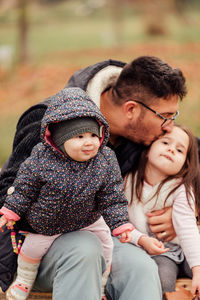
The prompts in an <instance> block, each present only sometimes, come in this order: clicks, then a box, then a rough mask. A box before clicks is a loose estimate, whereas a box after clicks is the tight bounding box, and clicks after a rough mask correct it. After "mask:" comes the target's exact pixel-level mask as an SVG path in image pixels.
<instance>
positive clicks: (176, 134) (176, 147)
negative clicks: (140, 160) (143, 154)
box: [146, 126, 189, 180]
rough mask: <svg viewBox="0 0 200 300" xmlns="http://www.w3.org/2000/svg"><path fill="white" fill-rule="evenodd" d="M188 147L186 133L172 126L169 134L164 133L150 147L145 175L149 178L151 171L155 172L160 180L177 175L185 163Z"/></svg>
mask: <svg viewBox="0 0 200 300" xmlns="http://www.w3.org/2000/svg"><path fill="white" fill-rule="evenodd" d="M188 146H189V137H188V135H187V133H186V132H185V131H183V130H182V129H181V128H179V127H176V126H174V128H173V130H172V131H171V132H170V133H166V134H165V135H163V136H162V137H160V138H159V139H158V140H156V141H155V142H153V144H152V145H151V147H150V150H149V152H148V162H147V167H146V170H147V174H148V175H149V176H151V174H152V171H156V173H157V174H158V175H159V174H160V176H161V178H160V179H161V180H162V179H164V178H166V177H167V176H169V175H175V174H177V173H178V172H179V171H180V170H181V168H182V167H183V165H184V163H185V160H186V157H187V151H188ZM152 175H153V174H152Z"/></svg>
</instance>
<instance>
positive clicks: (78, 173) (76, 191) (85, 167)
mask: <svg viewBox="0 0 200 300" xmlns="http://www.w3.org/2000/svg"><path fill="white" fill-rule="evenodd" d="M53 97H54V98H53V99H52V102H51V105H50V106H49V107H48V109H47V110H46V112H45V115H44V117H43V120H42V125H41V140H42V142H41V143H39V144H37V145H36V146H35V147H34V148H33V150H32V153H31V156H30V157H29V158H28V159H26V160H25V162H24V163H23V164H22V165H21V167H20V169H19V171H18V174H17V177H16V180H15V181H14V184H13V186H14V192H13V193H11V194H10V195H8V196H7V198H6V201H5V204H4V208H6V209H8V210H11V211H13V212H15V214H16V215H17V216H18V217H20V218H21V217H22V216H24V217H25V218H26V220H27V221H28V223H29V224H30V226H31V227H32V228H33V229H34V230H35V231H36V232H37V233H40V234H44V235H54V234H58V233H66V232H71V231H74V230H78V229H80V228H83V227H86V226H88V225H90V224H92V223H94V222H95V221H97V220H98V219H99V217H100V216H101V215H102V216H103V217H104V219H105V221H106V223H107V224H108V226H109V227H110V228H111V230H113V229H115V228H117V227H119V226H121V225H124V224H126V223H128V212H127V200H126V198H125V195H124V192H123V180H122V177H121V173H120V169H119V166H118V162H117V159H116V157H115V154H114V152H113V151H112V150H111V149H109V148H108V147H106V144H107V142H108V139H109V128H108V123H107V121H106V120H105V118H104V117H103V115H102V113H101V112H100V110H99V108H98V107H97V106H96V105H95V104H94V102H93V101H91V100H90V98H89V97H88V96H87V95H86V93H85V92H84V91H82V90H81V89H79V88H66V89H63V90H62V91H60V92H59V93H57V94H56V95H55V96H53ZM79 117H92V118H95V119H96V120H97V121H98V122H99V124H101V125H102V128H103V137H102V140H101V146H100V149H99V151H98V154H97V155H96V156H95V157H94V158H92V159H90V160H89V161H86V162H77V161H74V160H72V159H71V158H69V157H68V156H65V155H64V154H63V153H62V152H60V151H59V150H58V149H56V147H55V146H54V144H53V141H52V139H51V134H50V131H49V130H48V127H49V125H50V124H51V123H53V122H60V121H64V120H70V119H74V118H79Z"/></svg>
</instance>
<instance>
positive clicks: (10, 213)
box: [0, 206, 20, 221]
mask: <svg viewBox="0 0 200 300" xmlns="http://www.w3.org/2000/svg"><path fill="white" fill-rule="evenodd" d="M0 214H1V215H4V216H5V218H6V219H7V220H8V221H9V220H13V221H19V220H20V217H19V216H18V215H17V214H16V213H15V212H14V211H12V210H10V209H8V208H6V207H4V206H3V207H2V208H1V209H0Z"/></svg>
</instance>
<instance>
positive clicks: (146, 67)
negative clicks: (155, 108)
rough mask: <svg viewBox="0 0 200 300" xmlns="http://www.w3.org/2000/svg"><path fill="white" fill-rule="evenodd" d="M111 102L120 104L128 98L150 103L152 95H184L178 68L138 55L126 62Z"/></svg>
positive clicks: (150, 57)
mask: <svg viewBox="0 0 200 300" xmlns="http://www.w3.org/2000/svg"><path fill="white" fill-rule="evenodd" d="M112 94H113V101H114V102H116V104H119V105H121V104H122V103H124V102H126V101H128V100H139V101H142V102H145V103H147V104H151V103H152V101H153V98H164V99H167V98H168V97H170V96H174V95H177V96H178V97H179V98H180V99H181V100H182V98H183V97H184V96H185V95H186V94H187V90H186V86H185V78H184V76H183V73H182V72H181V70H180V69H174V68H172V67H170V66H169V65H168V64H167V63H166V62H164V61H162V60H161V59H159V58H157V57H154V56H141V57H138V58H137V59H135V60H133V61H132V62H130V63H129V64H126V65H125V67H124V68H123V70H122V72H121V74H120V75H119V78H118V80H117V82H116V84H115V86H114V87H113V90H112Z"/></svg>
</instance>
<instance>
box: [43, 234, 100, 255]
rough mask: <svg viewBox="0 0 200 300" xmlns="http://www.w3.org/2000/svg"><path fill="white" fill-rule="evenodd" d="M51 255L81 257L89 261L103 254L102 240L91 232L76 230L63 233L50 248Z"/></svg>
mask: <svg viewBox="0 0 200 300" xmlns="http://www.w3.org/2000/svg"><path fill="white" fill-rule="evenodd" d="M49 255H53V256H54V255H56V256H59V257H63V259H65V258H66V257H70V258H71V259H72V258H79V259H80V258H81V259H85V260H88V261H92V259H93V258H94V259H97V257H100V256H102V255H103V248H102V245H101V242H100V240H99V239H98V238H97V237H96V236H95V235H94V234H93V233H91V232H88V231H75V232H70V233H67V234H63V235H61V236H60V237H59V238H57V239H56V240H55V241H54V243H53V245H52V246H51V248H50V250H49Z"/></svg>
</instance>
